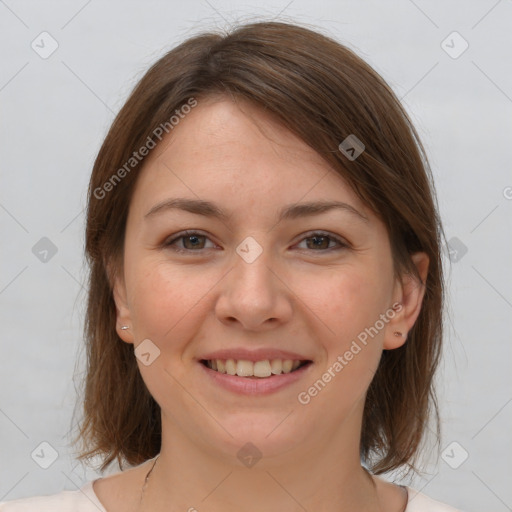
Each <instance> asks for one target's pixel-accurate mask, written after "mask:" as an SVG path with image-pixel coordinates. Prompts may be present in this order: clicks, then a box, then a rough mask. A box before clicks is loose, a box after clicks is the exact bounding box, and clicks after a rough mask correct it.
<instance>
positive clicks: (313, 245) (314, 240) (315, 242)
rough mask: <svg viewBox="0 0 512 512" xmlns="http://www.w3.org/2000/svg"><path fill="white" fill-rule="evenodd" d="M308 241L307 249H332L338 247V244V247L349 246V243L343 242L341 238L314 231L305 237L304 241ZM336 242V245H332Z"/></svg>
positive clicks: (320, 250)
mask: <svg viewBox="0 0 512 512" xmlns="http://www.w3.org/2000/svg"><path fill="white" fill-rule="evenodd" d="M304 241H305V242H306V249H308V250H312V251H316V252H324V251H330V250H331V249H336V245H337V248H338V249H342V248H346V247H348V244H347V243H345V242H343V241H342V240H341V239H340V238H338V237H336V236H334V235H330V234H326V233H313V234H312V235H310V236H308V237H306V238H303V239H302V241H301V243H302V242H304ZM333 243H334V246H333V245H331V244H333Z"/></svg>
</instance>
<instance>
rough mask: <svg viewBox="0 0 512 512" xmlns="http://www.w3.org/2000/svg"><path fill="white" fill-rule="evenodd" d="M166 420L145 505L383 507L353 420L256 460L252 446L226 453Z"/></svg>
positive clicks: (333, 511) (331, 511) (338, 510)
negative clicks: (350, 430) (352, 432)
mask: <svg viewBox="0 0 512 512" xmlns="http://www.w3.org/2000/svg"><path fill="white" fill-rule="evenodd" d="M162 420H163V421H162V427H163V429H162V434H163V435H162V449H161V452H160V455H159V457H158V460H157V462H156V464H155V466H154V470H153V471H152V472H151V474H150V475H149V479H148V481H147V485H146V488H145V491H144V497H143V501H142V505H143V506H142V508H141V510H143V511H148V510H151V511H154V512H159V511H160V510H162V511H163V510H185V511H190V512H194V511H196V510H201V509H206V508H207V509H208V510H210V511H212V512H217V511H219V512H220V511H222V512H231V511H233V512H234V511H235V510H236V511H237V512H239V511H240V510H247V504H250V505H251V510H253V511H255V512H260V511H261V512H263V511H265V512H266V511H268V510H286V511H289V512H304V510H314V511H315V512H348V511H353V510H359V511H375V510H380V507H379V498H378V493H377V489H376V484H375V481H374V479H373V478H372V476H371V475H370V474H369V473H368V472H367V471H366V470H365V469H364V468H362V467H361V465H360V461H359V451H358V448H359V444H358V443H354V437H353V436H345V435H344V434H347V432H346V428H344V427H347V425H344V426H341V427H340V428H339V429H338V431H339V433H338V434H336V433H332V434H333V435H332V437H331V438H330V441H329V442H328V443H326V442H325V437H322V436H318V438H315V437H314V436H311V440H305V441H304V442H302V443H301V444H300V445H297V446H294V447H293V448H292V449H289V450H286V451H284V452H283V451H282V450H281V451H276V453H273V449H274V448H275V446H272V445H271V443H267V444H266V446H265V448H266V449H265V453H264V454H263V456H262V457H261V458H260V459H258V456H257V453H256V448H254V447H253V446H252V445H249V444H248V445H246V443H237V444H236V445H234V446H233V448H234V449H233V450H232V453H231V454H228V455H226V450H222V451H218V450H216V449H215V447H212V445H209V444H208V443H207V442H204V444H203V445H201V444H199V445H198V444H197V440H195V439H191V438H190V436H189V433H187V434H184V433H183V432H181V431H180V430H179V429H177V428H173V423H171V422H170V421H166V419H165V417H164V415H163V416H162ZM167 420H169V418H167ZM355 428H356V431H357V425H356V426H355ZM277 444H279V443H277ZM244 446H245V447H244ZM240 450H241V453H240ZM228 451H229V450H228ZM261 451H262V452H263V451H264V450H261ZM244 455H246V456H248V457H244ZM239 457H240V458H239ZM251 457H252V458H251ZM244 459H245V460H247V461H248V462H247V465H244V464H243V463H241V461H243V460H244Z"/></svg>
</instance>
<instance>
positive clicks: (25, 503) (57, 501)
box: [0, 480, 462, 512]
mask: <svg viewBox="0 0 512 512" xmlns="http://www.w3.org/2000/svg"><path fill="white" fill-rule="evenodd" d="M94 482H95V480H90V481H88V482H86V483H85V484H84V485H83V486H82V487H81V488H80V489H77V490H76V491H61V492H59V493H57V494H52V495H49V496H33V497H31V498H21V499H18V500H11V501H2V502H0V512H71V511H72V512H107V510H106V509H105V507H104V506H103V505H102V504H101V502H100V500H99V499H98V496H96V493H95V492H94V489H93V486H92V485H93V483H94ZM405 488H406V489H407V492H408V494H409V501H408V503H407V508H406V509H405V512H462V511H460V510H458V509H456V508H453V507H450V506H448V505H444V504H443V503H440V502H439V501H434V500H433V499H431V498H429V497H428V496H425V495H424V494H422V493H420V492H418V491H416V490H414V489H412V488H411V487H405Z"/></svg>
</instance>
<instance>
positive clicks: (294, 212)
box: [144, 197, 368, 222]
mask: <svg viewBox="0 0 512 512" xmlns="http://www.w3.org/2000/svg"><path fill="white" fill-rule="evenodd" d="M176 209H177V210H184V211H186V212H190V213H194V214H196V215H203V216H205V217H212V218H216V219H219V220H221V221H224V222H226V221H229V220H230V219H231V217H232V214H228V213H227V212H225V211H223V210H222V209H221V208H219V207H218V206H217V205H215V204H214V203H211V202H210V201H205V200H202V199H188V198H184V197H177V198H172V199H165V200H164V201H162V202H160V203H158V204H156V205H154V206H153V207H152V208H151V209H150V210H149V211H148V212H147V213H146V214H145V215H144V218H146V219H147V218H151V217H154V216H156V215H157V214H160V213H163V212H166V211H169V210H176ZM330 210H342V211H346V212H348V213H351V214H353V215H354V216H355V217H357V218H359V219H361V220H363V221H364V222H368V217H367V216H366V215H364V214H363V213H361V212H360V211H358V210H356V209H355V208H354V207H353V206H352V205H350V204H348V203H344V202H341V201H313V202H309V203H297V204H291V205H289V206H285V207H284V208H282V209H281V211H280V212H279V215H278V221H281V220H291V219H298V218H301V217H308V216H311V215H320V214H322V213H325V212H328V211H330Z"/></svg>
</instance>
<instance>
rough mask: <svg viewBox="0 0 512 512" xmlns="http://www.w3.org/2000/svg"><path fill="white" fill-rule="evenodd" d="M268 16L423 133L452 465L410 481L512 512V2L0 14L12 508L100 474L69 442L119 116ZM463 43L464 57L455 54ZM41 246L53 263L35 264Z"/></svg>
mask: <svg viewBox="0 0 512 512" xmlns="http://www.w3.org/2000/svg"><path fill="white" fill-rule="evenodd" d="M272 17H277V18H278V19H281V20H287V21H298V22H305V23H310V24H312V25H315V26H317V27H322V29H323V30H324V31H325V33H327V34H329V35H331V36H333V37H335V38H336V39H338V40H339V41H340V42H343V43H345V44H347V45H348V46H349V47H351V48H353V49H355V50H356V51H357V52H358V54H359V55H360V56H362V57H363V58H364V59H366V60H367V61H368V62H369V63H370V64H371V65H372V66H373V67H374V68H375V69H376V70H377V71H378V72H379V73H381V74H382V75H383V77H384V78H385V79H386V80H387V81H388V82H389V83H390V85H391V86H392V87H393V89H394V90H395V91H396V93H397V95H398V96H399V97H400V98H401V99H402V100H403V102H404V104H405V106H406V108H407V110H408V112H409V113H410V114H411V116H412V119H413V122H414V123H415V124H416V126H417V128H418V130H419V133H420V136H421V137H422V139H423V142H424V144H425V145H426V148H427V151H428V153H429V157H430V159H431V164H432V167H433V171H434V174H435V179H436V184H437V190H438V194H439V201H440V209H441V215H442V219H443V221H444V225H445V230H446V234H447V237H448V239H449V240H450V245H451V246H452V249H453V250H454V252H453V253H452V256H451V259H452V261H451V265H450V267H451V268H449V270H448V273H449V275H448V290H449V304H448V313H449V316H448V317H447V338H446V348H445V357H444V363H443V367H442V371H441V373H440V375H439V389H440V403H441V413H442V418H443V439H442V443H441V445H442V446H441V448H442V449H443V450H444V452H443V457H441V458H439V460H438V461H436V460H435V457H431V458H430V459H431V460H430V461H428V465H427V466H426V471H425V474H424V475H423V476H422V477H417V478H416V479H414V480H413V481H412V482H410V483H411V484H412V485H413V486H414V487H416V488H418V489H422V490H423V492H424V493H426V494H428V495H430V496H432V497H434V498H436V499H438V500H440V501H445V502H447V503H450V504H452V505H454V506H457V507H459V508H462V509H464V510H466V511H468V512H470V511H479V510H494V511H496V512H501V511H505V510H512V486H511V485H510V483H511V482H510V471H509V470H510V463H509V457H510V455H511V441H510V432H511V431H512V429H511V426H512V421H511V420H512V404H511V403H510V402H511V401H512V386H511V377H510V371H509V367H510V361H511V360H512V358H511V352H512V348H511V347H512V344H511V343H510V341H511V323H510V318H511V313H512V272H511V270H510V262H511V261H512V242H511V240H512V237H511V218H512V216H511V212H512V200H511V198H512V188H511V187H512V173H511V170H510V162H511V158H510V156H511V145H512V144H511V135H512V126H511V125H512V115H511V114H512V73H511V69H510V62H511V58H510V54H511V49H512V35H511V34H512V31H511V30H510V27H511V21H512V2H511V1H510V0H507V1H504V0H502V1H497V2H496V1H495V0H489V1H487V0H486V1H471V2H468V1H458V2H457V1H452V2H447V1H443V2H441V1H431V2H426V1H420V0H417V1H416V2H413V1H410V0H397V1H389V2H377V1H364V2H362V1H341V2H340V1H334V0H330V1H315V2H311V1H306V0H292V1H291V2H290V1H289V0H284V1H277V0H274V1H272V2H263V3H261V4H260V5H259V6H256V5H255V3H252V2H251V3H249V2H247V3H246V2H242V1H226V0H191V1H188V2H179V3H178V2H177V1H176V0H175V1H173V2H163V1H158V2H157V1H147V2H133V1H132V2H127V1H121V0H115V1H110V2H108V3H106V2H100V1H98V0H93V1H89V2H87V1H83V0H80V1H78V0H77V1H68V2H63V1H62V2H50V1H46V2H41V1H39V2H37V1H14V0H6V1H0V43H1V44H0V55H1V62H2V65H1V68H0V105H1V124H0V130H1V136H0V144H1V160H0V161H1V169H2V187H1V190H0V222H1V230H2V244H1V248H2V270H1V275H0V301H1V319H0V320H1V328H2V333H1V337H0V343H1V349H2V350H1V354H2V357H1V358H0V376H1V386H0V464H1V467H0V501H2V500H4V501H5V500H11V499H15V498H20V497H25V496H30V495H35V494H51V493H55V492H59V491H60V490H62V489H76V488H77V487H79V486H81V485H82V484H83V483H84V481H85V480H87V479H92V478H94V477H97V476H99V473H96V472H95V471H94V470H92V469H87V468H84V467H82V466H81V465H78V464H77V463H76V461H74V460H73V453H72V448H71V447H70V445H69V441H70V432H74V429H73V425H74V423H75V422H76V421H75V420H76V416H75V418H74V419H73V409H74V406H75V405H74V404H75V397H76V386H77V385H78V384H79V382H80V378H81V373H80V372H81V371H82V364H81V363H80V364H78V363H77V360H78V357H79V355H80V354H81V349H82V340H81V332H82V323H83V312H84V307H83V306H84V298H85V294H84V288H83V284H84V283H85V277H86V268H85V265H84V259H83V243H84V242H83V228H84V207H85V194H86V188H87V183H88V179H89V175H90V171H91V167H92V163H93V160H94V158H95V154H96V152H97V151H98V149H99V147H100V144H101V142H102V139H103V137H104V136H105V134H106V131H107V129H108V127H109V125H110V123H111V121H112V120H113V117H114V114H115V113H116V112H117V111H118V110H119V108H120V107H121V106H122V104H123V102H124V100H125V99H126V96H127V94H128V93H129V91H130V90H131V88H132V87H133V86H134V85H135V83H136V81H137V80H138V79H139V78H140V77H141V76H142V74H143V73H144V71H145V70H146V69H147V68H148V66H149V65H150V64H151V63H153V62H154V61H155V60H156V59H157V58H158V57H159V56H161V55H162V54H163V53H164V52H165V51H167V50H168V49H170V48H171V47H172V46H174V45H175V44H177V43H178V42H180V41H182V40H183V39H184V38H186V37H188V36H190V35H192V34H193V33H196V32H197V31H198V30H200V29H208V28H215V27H226V26H229V25H230V24H231V23H233V22H236V21H248V20H251V19H270V18H272ZM43 31H47V32H49V34H51V37H52V38H53V39H55V40H56V41H57V43H58V48H57V50H56V51H55V52H54V53H53V54H52V55H50V56H49V57H48V58H45V59H43V58H42V57H41V56H40V54H38V53H36V51H34V50H33V49H32V47H31V43H32V41H35V43H34V45H35V44H39V47H36V48H38V50H39V52H42V51H48V49H49V48H51V46H50V43H51V41H50V40H49V39H48V38H47V39H45V42H44V43H41V38H43V37H48V36H39V34H41V32H43ZM453 31H457V32H458V33H459V34H460V36H461V37H462V38H463V39H464V40H465V41H467V43H468V44H469V47H468V48H467V50H466V51H464V52H463V53H462V54H460V55H458V54H459V53H460V52H461V50H462V49H463V48H464V41H463V40H462V39H460V38H459V39H458V36H457V35H450V34H452V32H453ZM447 38H448V39H447ZM444 40H446V42H445V43H444V44H443V43H442V42H443V41H444ZM43 44H44V49H43V48H42V46H43ZM449 53H451V55H449ZM454 57H456V58H454ZM43 237H47V238H48V239H49V240H50V241H51V243H52V244H53V245H54V246H55V249H56V250H57V252H56V253H55V254H52V252H51V250H50V252H48V253H47V254H45V253H43V252H41V251H42V250H43V249H44V248H45V247H46V248H48V241H42V242H40V239H41V238H43ZM36 244H40V245H36ZM45 244H46V245H45ZM34 246H35V249H33V248H34ZM465 250H467V252H466V253H464V251H465ZM455 251H456V252H455ZM41 258H42V259H43V260H44V259H46V261H41ZM445 261H446V262H447V263H450V261H449V257H448V253H447V254H446V256H445ZM42 442H47V443H50V445H51V446H52V447H53V448H54V449H55V450H56V451H57V452H58V454H59V455H58V458H57V459H56V460H55V462H54V463H53V464H51V466H50V467H48V469H43V468H42V467H40V465H38V463H39V464H44V463H45V462H46V463H49V462H51V453H52V452H51V449H50V448H48V447H47V446H46V445H43V446H42V447H41V446H40V443H42ZM452 443H457V444H452ZM41 450H42V451H41ZM34 451H35V454H37V453H39V457H37V455H35V454H34V456H33V458H32V456H31V453H33V452H34ZM43 454H44V456H43ZM466 455H467V459H466V460H464V457H466ZM463 460H464V461H463ZM36 461H37V462H38V463H36ZM462 461H463V462H462ZM457 466H458V467H457ZM507 468H508V469H507ZM116 470H117V467H114V468H113V470H112V471H116ZM391 476H392V475H391ZM408 482H409V481H408Z"/></svg>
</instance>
